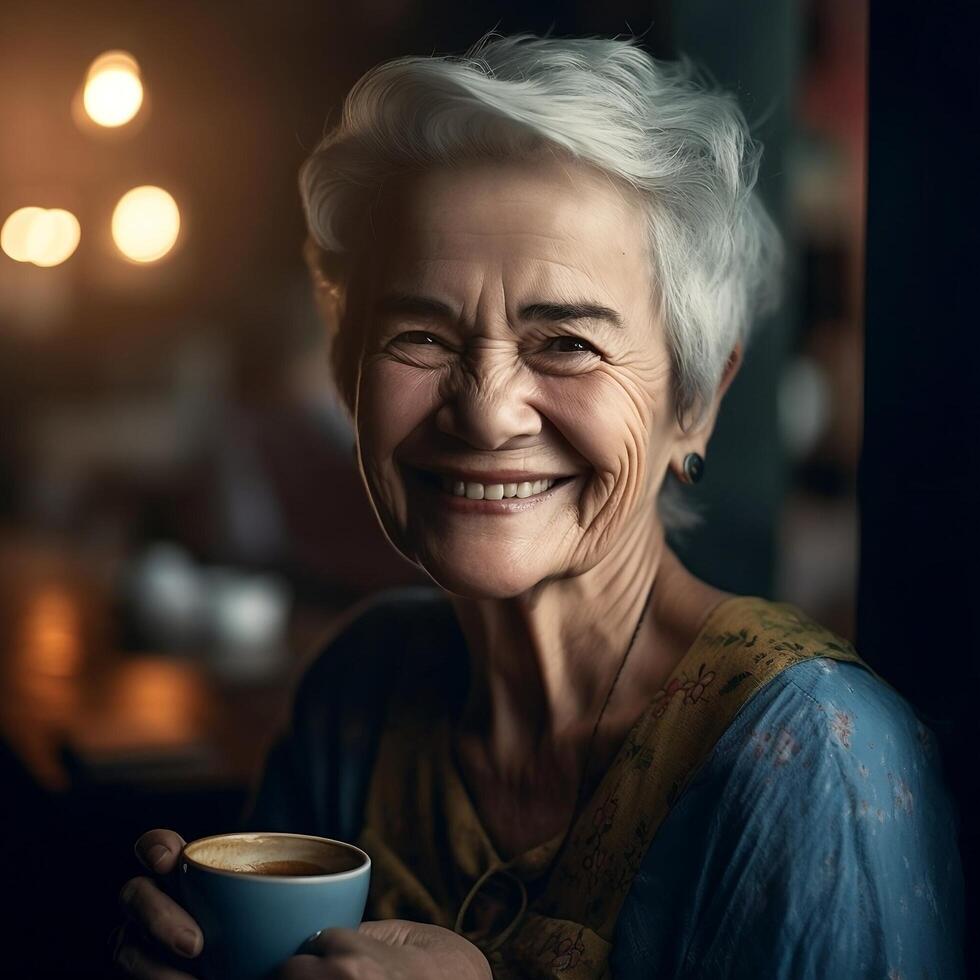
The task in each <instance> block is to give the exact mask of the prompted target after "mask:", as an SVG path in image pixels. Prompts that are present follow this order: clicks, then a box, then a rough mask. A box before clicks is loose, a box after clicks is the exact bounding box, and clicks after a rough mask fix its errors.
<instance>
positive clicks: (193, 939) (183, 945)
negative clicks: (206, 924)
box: [174, 929, 201, 956]
mask: <svg viewBox="0 0 980 980" xmlns="http://www.w3.org/2000/svg"><path fill="white" fill-rule="evenodd" d="M174 949H176V950H177V952H178V953H180V954H181V956H197V954H198V952H199V951H200V949H201V936H200V933H197V932H194V930H193V929H185V930H184V931H183V932H181V933H178V935H177V938H176V939H175V940H174Z"/></svg>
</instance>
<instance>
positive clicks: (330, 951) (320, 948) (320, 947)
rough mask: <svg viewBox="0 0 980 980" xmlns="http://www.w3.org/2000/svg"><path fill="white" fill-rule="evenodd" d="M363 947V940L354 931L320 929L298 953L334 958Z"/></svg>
mask: <svg viewBox="0 0 980 980" xmlns="http://www.w3.org/2000/svg"><path fill="white" fill-rule="evenodd" d="M364 945H365V943H364V939H363V938H362V937H361V936H359V934H358V933H357V932H356V931H355V930H354V929H340V928H333V929H321V930H320V931H319V932H315V933H314V934H313V935H312V936H310V938H309V939H307V940H306V942H304V943H303V945H302V946H300V948H299V952H300V953H301V954H304V955H307V956H320V957H326V956H331V957H336V956H343V955H346V954H347V953H353V952H355V951H357V950H358V949H359V948H363V947H364Z"/></svg>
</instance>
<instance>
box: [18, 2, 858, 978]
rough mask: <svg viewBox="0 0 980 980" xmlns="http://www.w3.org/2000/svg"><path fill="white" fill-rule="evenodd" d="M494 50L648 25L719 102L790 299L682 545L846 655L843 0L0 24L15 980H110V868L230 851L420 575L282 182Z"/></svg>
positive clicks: (853, 35)
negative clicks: (375, 468) (292, 740)
mask: <svg viewBox="0 0 980 980" xmlns="http://www.w3.org/2000/svg"><path fill="white" fill-rule="evenodd" d="M600 8H601V9H600ZM493 28H496V29H497V30H500V31H501V32H504V33H512V32H515V31H520V30H529V31H533V32H536V33H544V32H546V31H548V30H549V29H551V30H553V31H554V32H555V33H557V34H566V33H567V34H584V33H601V34H607V35H615V34H622V33H635V34H639V35H642V37H643V43H644V44H645V46H646V47H647V48H648V49H649V50H651V51H652V52H653V53H654V54H656V55H659V56H667V57H669V56H672V55H675V54H676V53H678V52H684V53H687V54H689V55H690V56H691V57H693V58H694V59H695V60H696V61H698V62H699V63H701V64H702V65H704V66H705V67H706V68H707V69H708V71H709V72H710V73H711V75H712V76H713V77H714V78H716V79H717V80H718V82H719V83H721V84H723V85H725V86H728V87H731V88H734V90H735V91H736V92H737V93H738V95H739V97H740V99H741V100H742V103H743V107H744V108H745V111H746V113H747V115H748V117H749V119H750V121H751V122H752V124H753V126H754V129H755V131H756V134H757V135H758V137H759V138H760V139H761V140H762V141H763V142H764V143H765V145H766V156H765V159H764V164H763V173H762V177H761V187H762V192H763V194H764V195H765V197H766V200H767V202H768V203H769V206H770V208H771V209H772V211H773V213H774V214H775V215H776V217H777V220H778V221H779V223H780V225H781V226H782V228H783V230H784V232H785V235H786V238H787V243H788V255H789V264H788V277H787V297H786V302H785V303H784V305H783V307H782V309H781V311H780V312H779V313H778V314H777V315H775V316H774V317H773V318H772V319H771V320H770V321H769V322H767V323H764V324H760V325H759V332H758V334H757V337H756V340H755V341H754V343H753V345H752V347H751V348H750V352H749V357H748V362H747V364H746V367H745V369H744V370H743V371H742V373H741V375H740V376H739V378H738V379H737V380H736V382H735V385H734V386H733V388H732V390H731V392H730V394H729V396H728V399H727V401H726V406H725V408H724V410H723V413H722V418H721V420H720V423H719V427H718V430H717V434H716V437H715V439H714V440H713V441H712V444H711V446H710V447H709V452H708V456H707V476H706V479H705V481H704V482H703V483H702V484H701V485H699V487H697V488H696V491H692V493H696V495H697V499H698V501H699V503H700V505H701V507H702V510H703V512H704V515H705V524H704V527H703V528H701V529H699V530H696V531H694V532H690V533H688V534H686V535H681V536H678V538H677V540H676V542H675V543H676V545H677V547H678V549H679V550H680V552H681V554H682V556H683V557H684V559H685V560H686V561H687V562H688V563H689V565H690V566H691V567H692V569H693V570H694V571H695V572H696V573H697V574H699V575H701V576H702V577H704V578H706V579H707V580H709V581H711V582H713V583H714V584H716V585H718V586H720V587H723V588H726V589H730V590H733V591H736V592H741V593H754V594H760V595H767V596H770V597H773V598H777V599H782V600H786V601H790V602H794V603H796V604H798V605H799V606H801V607H802V608H803V609H805V610H806V611H807V612H808V613H810V614H811V615H812V616H814V617H815V618H817V619H818V620H821V621H822V622H824V623H826V624H827V625H828V626H830V627H832V628H833V629H835V630H837V631H838V632H839V633H841V634H843V635H845V636H847V637H849V638H851V639H854V637H855V629H856V612H855V600H856V590H857V576H858V560H857V556H858V520H857V513H858V509H857V473H858V461H859V457H860V452H861V443H862V403H863V387H862V377H863V344H864V341H863V338H864V329H863V318H862V309H863V295H862V283H863V274H864V272H863V269H864V266H863V256H864V245H863V234H864V227H865V225H864V221H865V218H864V215H865V206H864V192H865V191H864V189H865V135H866V59H867V32H868V25H867V10H866V4H865V3H864V2H861V0H794V2H787V0H771V2H762V0H752V2H745V3H739V4H730V3H726V2H725V0H683V2H682V0H674V2H672V0H655V2H647V3H639V2H632V0H607V2H604V3H603V4H601V5H600V4H590V3H587V2H584V0H583V2H580V3H577V4H576V3H557V2H552V3H543V2H542V3H516V2H508V3H493V4H491V3H483V2H472V3H468V4H458V3H451V2H448V0H424V2H407V0H362V2H360V3H357V4H339V3H335V2H328V0H324V2H320V3H309V2H302V3H301V2H299V0H277V2H276V3H274V4H273V3H269V2H265V0H263V2H259V0H248V2H237V3H234V4H233V3H224V2H211V3H196V2H193V3H192V2H189V0H174V2H171V3H168V4H160V3H150V2H145V0H130V2H128V3H125V4H123V3H119V2H115V3H109V2H101V0H87V2H85V3H82V4H79V3H69V2H44V0H37V2H34V3H31V4H20V5H16V4H5V5H3V6H2V7H0V225H2V240H0V246H2V254H0V644H2V648H0V671H2V673H3V681H4V683H3V685H2V686H0V737H2V741H0V773H2V776H3V779H4V790H5V800H6V801H7V805H6V807H5V808H4V809H5V813H4V816H3V817H2V818H0V820H2V821H3V822H4V823H3V826H4V829H5V830H6V831H7V832H6V833H4V834H3V835H0V839H2V840H3V841H4V842H5V843H4V847H6V849H7V853H5V854H4V860H5V861H6V863H7V865H8V866H9V867H11V868H13V869H18V868H19V869H22V870H23V871H24V872H26V876H27V878H28V879H29V880H31V881H34V882H35V888H36V894H37V897H38V898H39V899H41V900H42V902H43V903H45V904H44V908H45V910H46V912H45V916H44V921H43V922H42V923H39V922H38V921H37V917H36V915H35V914H34V913H33V912H32V911H31V910H30V909H31V907H30V905H29V904H28V906H25V911H24V912H23V913H22V915H23V919H24V922H23V923H21V924H20V928H21V930H26V932H25V931H21V932H20V935H21V936H28V937H39V936H40V935H41V934H42V933H43V934H44V935H51V932H50V929H51V921H52V917H54V919H55V920H56V921H57V922H58V923H59V930H60V929H63V930H64V931H65V933H66V934H65V936H64V939H63V941H59V942H56V943H44V942H33V941H32V943H29V944H27V945H31V946H32V948H31V950H30V954H29V961H30V963H31V970H32V972H33V975H42V974H44V973H45V971H48V972H49V973H52V974H55V975H99V974H100V972H101V970H102V968H103V967H102V964H103V962H104V961H103V956H104V950H103V948H102V946H103V945H104V942H105V937H106V935H107V934H108V932H109V930H110V928H111V927H112V925H113V918H114V915H115V911H114V905H115V894H116V892H117V890H118V888H119V886H120V884H121V883H122V881H123V880H124V879H125V878H127V877H129V876H130V875H131V874H133V873H136V869H135V864H134V863H133V861H132V858H131V853H130V842H131V841H132V840H134V839H135V837H136V836H137V835H138V834H139V833H140V832H142V831H143V830H145V829H147V828H149V827H151V826H172V827H175V828H177V829H179V830H180V831H181V832H182V833H183V834H184V836H185V837H188V838H190V837H193V836H199V835H202V834H205V833H209V832H219V831H221V830H224V829H228V828H229V827H231V826H233V825H234V822H235V820H236V818H237V815H238V812H239V810H240V808H241V806H242V804H243V802H244V801H245V799H246V795H247V793H248V790H249V786H250V785H251V783H252V781H253V780H254V778H255V775H256V772H257V770H258V768H259V766H260V764H261V760H262V757H263V753H264V751H265V749H266V747H267V745H268V743H269V740H270V739H271V738H272V737H273V735H274V734H275V732H276V730H277V728H278V727H279V726H280V725H281V724H283V723H284V721H285V719H286V717H287V715H288V708H289V696H290V691H291V689H292V686H293V684H294V683H295V681H296V679H297V677H298V676H299V674H300V673H301V672H302V670H303V668H304V667H305V665H306V664H308V663H309V661H310V659H311V658H312V657H314V656H315V654H316V652H317V651H318V649H319V647H320V645H321V644H322V642H323V639H324V637H325V636H326V635H327V634H328V633H329V630H330V628H331V624H332V623H333V622H334V621H335V620H336V619H337V617H338V615H339V614H340V613H342V612H343V611H344V610H345V609H346V608H348V607H349V606H350V604H351V603H353V602H355V601H357V600H358V599H359V598H361V597H363V596H365V595H368V594H370V593H372V592H375V591H377V590H379V589H383V588H387V587H391V586H397V585H400V584H409V583H419V582H422V581H423V578H422V577H421V576H420V575H419V574H418V573H417V572H416V570H415V569H414V568H413V567H412V566H410V565H408V564H407V563H406V562H404V561H403V560H401V559H400V558H398V557H397V556H396V555H394V554H393V553H391V552H390V549H389V547H388V545H387V543H386V542H385V541H384V540H383V539H382V537H381V534H380V531H379V530H378V529H377V528H376V527H375V526H374V523H373V517H372V515H371V513H370V511H369V508H368V506H367V504H366V502H365V500H364V499H363V493H362V491H361V488H360V486H359V484H358V481H357V480H356V478H355V474H354V471H353V467H352V463H351V446H352V437H351V433H350V431H349V427H348V423H347V421H346V419H345V416H344V415H343V413H342V411H341V410H340V408H339V404H338V401H337V399H336V397H335V395H334V393H333V391H332V388H331V384H330V380H329V377H328V373H327V363H326V357H325V348H324V338H323V336H322V334H321V331H320V329H319V328H318V324H317V321H316V317H315V312H314V307H313V303H312V296H311V292H310V288H309V285H308V282H307V277H306V273H305V269H304V266H303V262H302V258H301V246H302V242H303V237H304V228H303V221H302V215H301V209H300V203H299V197H298V194H297V190H296V173H297V169H298V167H299V165H300V163H301V161H302V160H303V159H304V157H305V155H306V154H307V153H308V152H309V151H310V150H311V149H312V147H313V146H314V144H315V143H316V141H317V139H318V137H319V135H320V134H321V132H322V131H323V128H324V126H325V124H326V123H327V122H328V121H331V120H334V119H336V118H337V115H338V112H339V107H340V105H341V101H342V98H343V95H344V93H345V92H346V90H347V89H348V87H349V86H350V85H351V84H352V83H353V82H354V81H355V80H356V79H357V78H358V77H359V76H360V75H361V74H362V73H363V72H364V71H365V70H366V69H367V68H369V67H370V66H372V65H374V64H375V63H377V62H378V61H381V60H384V59H386V58H390V57H395V56H398V55H402V54H408V53H419V54H428V53H432V52H453V51H459V50H461V49H463V48H465V47H466V46H467V45H468V44H470V43H471V42H472V41H474V40H475V39H476V38H478V37H479V36H480V35H481V34H482V33H484V32H485V31H487V30H489V29H493ZM56 931H57V930H56ZM19 945H24V944H23V943H21V944H19ZM25 955H26V954H25ZM25 962H26V960H25Z"/></svg>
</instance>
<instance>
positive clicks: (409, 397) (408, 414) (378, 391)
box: [357, 361, 438, 465]
mask: <svg viewBox="0 0 980 980" xmlns="http://www.w3.org/2000/svg"><path fill="white" fill-rule="evenodd" d="M437 404H438V391H437V384H436V381H435V372H425V371H419V370H417V369H415V368H410V367H407V366H406V365H403V364H397V363H393V362H391V361H378V362H375V363H374V364H367V365H365V367H364V370H363V372H362V374H361V388H360V400H359V403H358V417H357V430H358V438H359V440H360V443H361V454H362V456H363V457H364V460H365V464H367V463H368V457H370V462H372V463H373V464H375V465H386V464H387V463H389V462H390V461H391V456H392V454H393V453H394V451H395V450H396V449H397V448H398V446H399V445H400V444H401V443H402V442H403V441H404V440H405V439H406V438H407V437H408V435H409V434H410V433H411V432H412V431H413V430H414V429H415V428H416V427H417V426H418V425H419V423H421V422H422V421H423V420H424V419H425V418H426V417H427V416H428V415H430V414H431V413H432V412H433V411H435V408H436V406H437Z"/></svg>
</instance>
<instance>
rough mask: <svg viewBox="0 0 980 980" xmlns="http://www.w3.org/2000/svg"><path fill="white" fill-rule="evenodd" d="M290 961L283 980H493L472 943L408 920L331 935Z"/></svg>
mask: <svg viewBox="0 0 980 980" xmlns="http://www.w3.org/2000/svg"><path fill="white" fill-rule="evenodd" d="M304 950H305V951H304V952H303V953H302V954H301V955H299V956H293V957H292V958H291V959H289V960H287V961H286V963H285V965H284V966H283V967H282V969H281V970H280V971H279V972H278V973H277V974H276V977H277V980H492V976H493V974H492V973H491V972H490V964H489V963H488V962H487V960H486V957H485V956H484V955H483V953H481V952H480V950H479V949H477V948H476V946H474V945H473V944H472V943H470V942H467V940H465V939H464V938H463V937H462V936H458V935H456V933H455V932H451V931H450V930H449V929H443V928H442V927H441V926H429V925H421V924H420V923H418V922H405V921H404V920H402V919H385V920H384V921H382V922H365V923H363V924H362V925H361V927H360V929H358V930H356V931H355V930H353V929H325V930H324V931H323V932H321V933H320V934H319V935H318V936H316V938H314V939H311V940H310V941H309V942H308V943H307V944H306V946H305V947H304Z"/></svg>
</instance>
